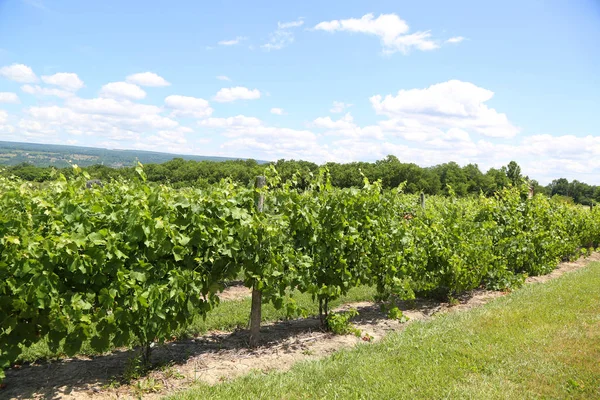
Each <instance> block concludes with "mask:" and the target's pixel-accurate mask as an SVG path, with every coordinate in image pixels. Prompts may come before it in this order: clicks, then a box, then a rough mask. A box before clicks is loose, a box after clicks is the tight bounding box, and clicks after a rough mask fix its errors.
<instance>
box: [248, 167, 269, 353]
mask: <svg viewBox="0 0 600 400" xmlns="http://www.w3.org/2000/svg"><path fill="white" fill-rule="evenodd" d="M265 184H266V179H265V177H264V176H257V177H256V188H257V189H260V188H262V187H264V186H265ZM264 204H265V197H264V194H262V193H260V194H259V195H258V196H257V198H256V211H258V212H259V213H261V212H263V208H264ZM261 307H262V293H261V291H260V290H259V289H258V288H257V283H256V282H254V285H253V287H252V308H251V311H250V347H256V346H258V343H259V342H260V321H261V319H262V315H261Z"/></svg>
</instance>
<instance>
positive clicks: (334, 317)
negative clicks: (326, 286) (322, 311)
mask: <svg viewBox="0 0 600 400" xmlns="http://www.w3.org/2000/svg"><path fill="white" fill-rule="evenodd" d="M357 315H358V311H356V309H354V308H352V309H350V310H348V311H344V312H339V313H330V314H329V315H328V316H327V320H326V323H327V329H329V330H330V331H331V332H333V333H335V334H336V335H347V334H350V333H352V334H354V335H356V336H360V330H358V329H356V328H355V327H354V326H353V325H352V324H351V323H350V319H351V318H352V317H355V316H357Z"/></svg>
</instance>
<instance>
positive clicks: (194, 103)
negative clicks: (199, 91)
mask: <svg viewBox="0 0 600 400" xmlns="http://www.w3.org/2000/svg"><path fill="white" fill-rule="evenodd" d="M165 105H166V106H167V107H168V108H171V109H172V110H173V115H174V116H190V117H195V118H204V117H208V116H210V115H211V114H212V112H213V109H212V108H211V107H210V104H209V103H208V101H206V100H204V99H201V98H197V97H189V96H179V95H171V96H168V97H167V98H165Z"/></svg>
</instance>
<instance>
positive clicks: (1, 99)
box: [0, 92, 21, 104]
mask: <svg viewBox="0 0 600 400" xmlns="http://www.w3.org/2000/svg"><path fill="white" fill-rule="evenodd" d="M20 102H21V101H20V100H19V96H17V94H16V93H11V92H0V103H13V104H19V103H20Z"/></svg>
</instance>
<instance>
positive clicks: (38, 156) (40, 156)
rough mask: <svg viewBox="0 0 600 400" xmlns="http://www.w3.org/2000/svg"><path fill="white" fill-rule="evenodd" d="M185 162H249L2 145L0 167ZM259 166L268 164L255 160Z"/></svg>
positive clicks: (29, 145) (52, 146) (227, 158)
mask: <svg viewBox="0 0 600 400" xmlns="http://www.w3.org/2000/svg"><path fill="white" fill-rule="evenodd" d="M173 158H183V159H184V160H193V161H227V160H246V159H244V158H230V157H213V156H193V155H184V154H171V153H160V152H155V151H143V150H110V149H103V148H96V147H81V146H66V145H60V144H41V143H22V142H3V141H0V165H16V164H20V163H24V162H27V163H31V164H33V165H36V166H38V167H47V166H54V167H57V168H62V167H66V166H69V165H70V164H77V165H79V166H82V167H86V166H88V165H94V164H103V165H106V166H109V167H114V168H119V167H128V166H132V165H134V164H135V162H136V161H139V162H141V163H142V164H160V163H164V162H167V161H170V160H172V159H173ZM256 161H257V162H258V163H259V164H265V163H267V162H268V161H262V160H256Z"/></svg>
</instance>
